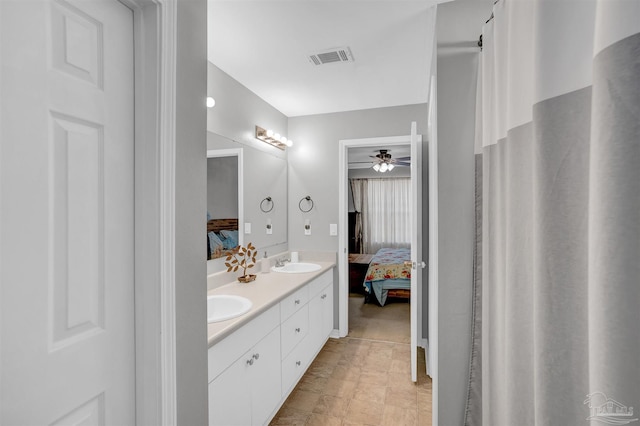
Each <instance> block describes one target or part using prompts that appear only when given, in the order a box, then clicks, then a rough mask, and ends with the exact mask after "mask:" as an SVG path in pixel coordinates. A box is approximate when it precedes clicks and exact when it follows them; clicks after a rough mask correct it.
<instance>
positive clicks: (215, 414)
mask: <svg viewBox="0 0 640 426" xmlns="http://www.w3.org/2000/svg"><path fill="white" fill-rule="evenodd" d="M250 355H251V351H249V352H247V353H246V354H245V355H243V356H242V357H240V359H238V360H237V361H236V362H234V363H233V364H231V366H230V367H229V368H227V369H226V370H225V371H224V372H223V373H222V374H220V375H219V376H218V377H216V379H215V380H214V381H212V382H211V383H209V425H210V426H214V425H215V426H218V425H219V426H232V425H234V426H235V425H237V426H246V425H250V424H251V395H250V393H249V381H248V379H249V377H248V371H247V370H248V369H249V367H250V366H249V365H248V364H247V359H249V357H250Z"/></svg>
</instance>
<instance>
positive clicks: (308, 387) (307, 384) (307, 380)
mask: <svg viewBox="0 0 640 426" xmlns="http://www.w3.org/2000/svg"><path fill="white" fill-rule="evenodd" d="M328 380H329V379H328V378H326V377H319V376H312V375H309V374H305V375H304V376H302V378H301V379H300V381H299V382H298V385H297V386H296V389H297V390H303V391H308V392H314V393H322V391H323V390H324V387H325V385H326V384H327V381H328Z"/></svg>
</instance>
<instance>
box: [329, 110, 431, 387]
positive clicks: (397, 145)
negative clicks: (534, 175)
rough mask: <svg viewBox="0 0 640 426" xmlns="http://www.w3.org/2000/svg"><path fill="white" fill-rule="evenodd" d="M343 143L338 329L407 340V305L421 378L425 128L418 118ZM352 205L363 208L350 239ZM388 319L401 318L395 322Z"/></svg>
mask: <svg viewBox="0 0 640 426" xmlns="http://www.w3.org/2000/svg"><path fill="white" fill-rule="evenodd" d="M339 146H340V150H339V173H340V176H339V188H338V191H339V212H340V219H339V221H340V225H339V229H341V230H343V231H342V232H341V234H340V241H339V249H338V250H339V253H340V256H339V257H338V264H339V268H338V271H339V275H340V279H339V290H338V291H339V299H338V300H339V306H338V308H339V333H340V336H342V337H345V336H349V337H351V338H353V337H354V336H362V338H374V339H376V340H378V339H379V340H384V341H388V342H392V341H393V340H398V339H399V338H400V337H401V333H403V332H404V333H405V335H404V341H406V340H407V339H406V337H407V336H406V333H407V327H406V325H405V326H402V324H403V323H404V324H407V311H408V326H409V327H408V337H409V339H408V341H409V343H408V346H407V350H408V352H409V353H410V362H409V367H410V369H409V370H410V373H411V374H410V377H411V381H413V382H416V381H417V370H418V336H421V335H422V330H421V328H422V327H421V325H422V312H421V311H422V306H420V303H418V301H421V300H422V295H421V288H420V287H421V285H420V283H421V282H422V265H423V264H424V263H423V262H422V260H421V259H422V241H421V235H422V222H421V219H422V215H421V207H422V199H421V194H422V186H421V185H422V180H421V176H422V170H421V159H422V136H421V135H418V134H417V125H416V123H415V122H414V123H411V132H410V134H409V135H405V136H393V137H378V138H366V139H349V140H341V141H340V143H339ZM394 157H395V158H394ZM349 164H351V169H350V168H349ZM367 169H371V170H370V171H369V170H367ZM396 169H398V170H397V171H396ZM383 170H384V171H383ZM407 172H408V173H407ZM361 173H364V174H368V175H367V176H366V177H364V175H360V174H361ZM371 173H373V174H371ZM378 175H380V176H382V175H384V176H385V178H379V177H378ZM394 175H395V177H394V178H391V176H394ZM386 176H389V177H390V178H386ZM349 198H351V200H349ZM350 202H351V203H352V204H351V209H350V208H349V204H350ZM349 210H351V211H352V212H358V213H360V214H355V215H353V214H352V215H351V216H352V218H351V222H352V225H351V229H352V233H351V235H352V237H353V240H352V241H350V240H349V233H348V232H347V230H348V229H349V213H348V211H349ZM407 243H408V244H407ZM349 260H351V262H349ZM350 266H351V268H350ZM350 272H352V274H350ZM350 275H351V280H350V279H349V278H350ZM385 278H386V279H385ZM360 280H362V281H360ZM406 298H408V299H409V303H407V302H406V301H404V300H403V299H406ZM365 299H366V300H365ZM365 302H366V303H365ZM394 310H398V311H399V312H393V311H394ZM403 311H404V312H403ZM379 313H382V314H379ZM394 314H395V315H394ZM385 317H388V318H385ZM403 317H404V318H403ZM387 319H397V320H399V322H398V323H397V324H395V326H394V324H393V321H392V320H391V321H389V320H387ZM403 319H404V322H403V321H402V320H403ZM420 358H421V365H424V362H423V361H424V356H423V355H422V354H421V357H420Z"/></svg>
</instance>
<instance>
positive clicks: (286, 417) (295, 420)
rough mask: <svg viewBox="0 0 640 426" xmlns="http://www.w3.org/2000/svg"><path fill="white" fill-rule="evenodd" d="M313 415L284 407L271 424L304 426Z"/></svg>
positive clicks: (276, 425) (274, 425) (275, 425)
mask: <svg viewBox="0 0 640 426" xmlns="http://www.w3.org/2000/svg"><path fill="white" fill-rule="evenodd" d="M310 416H311V413H308V412H304V411H299V410H294V409H292V408H286V407H283V408H282V409H281V410H280V411H278V413H277V414H276V416H275V417H274V419H273V420H272V421H271V423H269V424H270V425H272V426H294V425H295V426H303V425H305V424H306V423H307V420H308V419H309V417H310Z"/></svg>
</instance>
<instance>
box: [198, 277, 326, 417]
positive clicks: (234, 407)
mask: <svg viewBox="0 0 640 426" xmlns="http://www.w3.org/2000/svg"><path fill="white" fill-rule="evenodd" d="M332 330H333V269H330V270H328V271H326V272H324V273H322V274H321V275H319V276H318V277H316V278H314V279H313V280H311V281H309V282H308V283H307V284H306V285H304V286H302V287H300V288H299V289H297V290H296V291H294V292H293V293H291V294H290V295H288V296H286V297H284V298H283V299H282V300H280V301H279V302H278V303H276V305H274V306H272V307H271V308H269V309H268V310H267V311H265V312H263V313H262V314H260V315H258V316H257V317H256V318H254V319H252V320H251V321H249V322H248V323H247V324H245V325H243V326H241V327H240V328H238V329H237V330H236V331H234V332H233V333H232V334H230V335H229V336H227V337H225V338H224V339H222V340H221V341H219V342H217V343H215V344H214V345H213V346H211V347H210V348H209V352H208V364H209V372H208V378H209V425H210V426H214V425H220V426H232V425H242V426H249V425H264V424H267V423H268V422H269V420H271V418H272V417H273V416H274V415H275V413H276V412H277V411H278V409H279V408H280V407H281V406H282V404H283V403H284V401H285V400H286V399H287V397H288V396H289V393H290V392H291V390H292V389H293V388H294V386H295V384H296V383H297V382H298V380H299V379H300V377H302V375H303V374H304V372H305V371H306V370H307V368H308V367H309V365H310V364H311V361H313V359H314V357H315V356H316V355H317V354H318V352H319V351H320V349H322V346H323V345H324V344H325V342H326V341H327V339H328V337H329V334H330V333H331V331H332Z"/></svg>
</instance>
